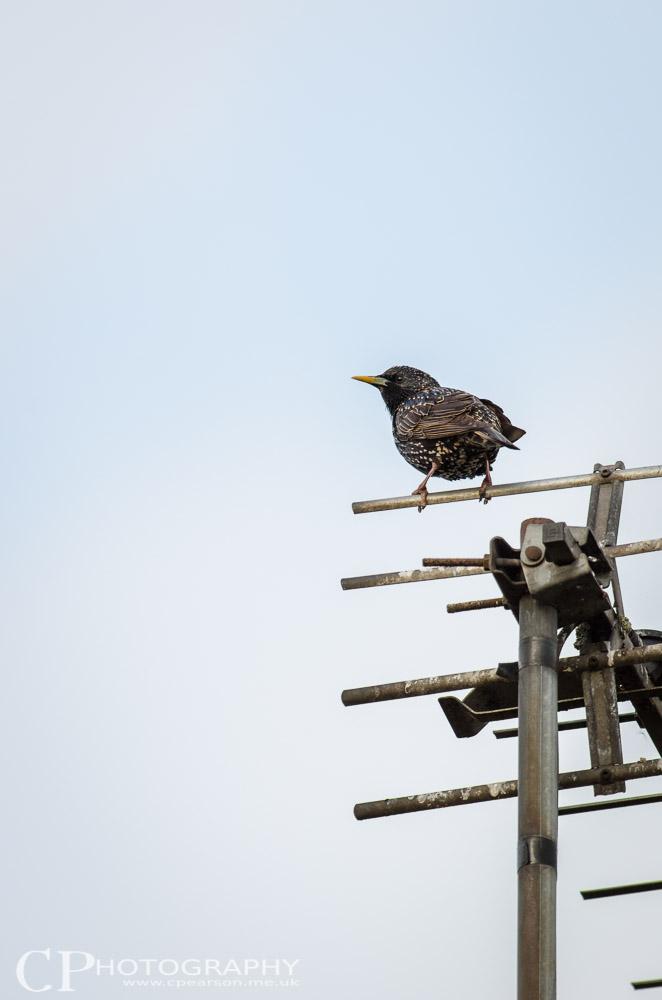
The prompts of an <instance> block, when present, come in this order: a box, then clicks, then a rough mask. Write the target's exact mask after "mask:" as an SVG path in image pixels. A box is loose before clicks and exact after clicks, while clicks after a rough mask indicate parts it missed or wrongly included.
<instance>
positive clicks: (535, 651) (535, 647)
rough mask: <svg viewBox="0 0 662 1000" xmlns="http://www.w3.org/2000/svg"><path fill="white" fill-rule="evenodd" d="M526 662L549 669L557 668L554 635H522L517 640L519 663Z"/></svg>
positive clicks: (529, 664)
mask: <svg viewBox="0 0 662 1000" xmlns="http://www.w3.org/2000/svg"><path fill="white" fill-rule="evenodd" d="M522 663H526V666H529V667H538V666H543V667H547V668H548V669H549V670H554V671H556V670H558V660H557V650H556V637H555V638H553V639H552V638H550V637H549V636H545V635H529V636H523V637H522V638H521V639H520V641H519V664H520V670H522V669H526V667H524V668H522V666H521V664H522Z"/></svg>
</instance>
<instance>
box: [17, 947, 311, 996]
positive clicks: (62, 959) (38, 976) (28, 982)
mask: <svg viewBox="0 0 662 1000" xmlns="http://www.w3.org/2000/svg"><path fill="white" fill-rule="evenodd" d="M299 961H300V960H299V959H298V958H294V959H292V960H291V961H288V960H287V959H286V958H271V959H268V958H243V959H240V960H239V961H237V960H236V959H234V958H229V959H223V960H219V959H217V958H202V959H200V958H185V959H184V960H183V961H179V960H178V959H175V958H120V959H114V958H106V959H100V958H96V957H95V956H94V955H91V954H90V953H89V951H53V950H52V949H51V948H46V949H45V950H44V951H26V952H25V954H23V955H21V957H20V958H19V960H18V962H17V964H16V978H17V979H18V981H19V983H20V985H21V986H22V987H23V989H24V990H27V991H28V992H29V993H44V992H46V990H56V991H57V992H58V993H74V992H75V991H76V989H78V988H79V987H81V988H83V989H85V988H87V989H88V990H89V988H90V986H91V985H92V982H91V981H92V979H93V977H95V976H117V977H118V978H119V979H120V981H121V982H122V984H123V985H124V986H171V987H172V988H173V989H184V988H186V987H190V986H200V987H211V988H214V987H216V988H218V987H237V986H279V987H281V986H298V985H299V981H298V980H297V979H294V977H293V972H294V969H295V967H296V966H297V965H298V964H299ZM88 996H89V993H88Z"/></svg>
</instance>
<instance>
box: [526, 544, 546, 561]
mask: <svg viewBox="0 0 662 1000" xmlns="http://www.w3.org/2000/svg"><path fill="white" fill-rule="evenodd" d="M524 555H525V556H526V558H527V559H528V561H529V562H532V563H537V562H540V560H541V559H542V549H541V548H540V547H539V546H538V545H527V547H526V548H525V549H524Z"/></svg>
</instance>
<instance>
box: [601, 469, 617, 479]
mask: <svg viewBox="0 0 662 1000" xmlns="http://www.w3.org/2000/svg"><path fill="white" fill-rule="evenodd" d="M613 471H614V470H613V469H600V475H601V476H602V478H603V479H609V477H610V476H611V474H612V472H613Z"/></svg>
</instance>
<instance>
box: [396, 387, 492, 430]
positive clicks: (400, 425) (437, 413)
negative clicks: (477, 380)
mask: <svg viewBox="0 0 662 1000" xmlns="http://www.w3.org/2000/svg"><path fill="white" fill-rule="evenodd" d="M475 405H476V397H475V396H472V395H471V394H470V393H468V392H453V393H451V394H450V395H445V396H443V395H441V394H439V393H438V392H436V391H434V390H427V391H426V392H421V393H419V394H418V395H417V396H413V397H412V398H411V399H408V400H406V401H405V402H404V403H402V404H401V405H400V406H399V407H398V409H397V411H396V414H395V419H394V430H395V434H396V437H397V438H398V439H399V440H400V441H417V440H422V439H424V438H444V437H457V436H458V435H459V434H468V433H470V432H471V431H476V430H482V429H484V428H485V427H486V424H485V422H484V421H482V420H480V419H479V418H477V417H475V416H472V414H471V411H472V409H473V408H474V406H475Z"/></svg>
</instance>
